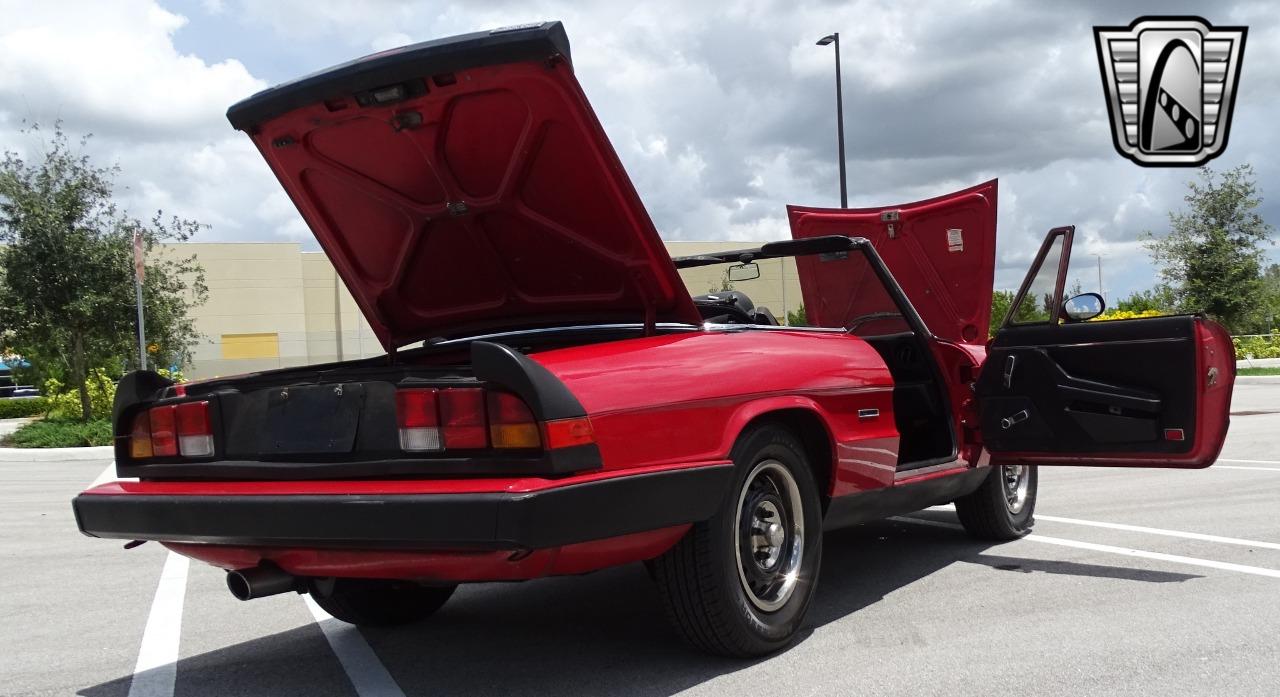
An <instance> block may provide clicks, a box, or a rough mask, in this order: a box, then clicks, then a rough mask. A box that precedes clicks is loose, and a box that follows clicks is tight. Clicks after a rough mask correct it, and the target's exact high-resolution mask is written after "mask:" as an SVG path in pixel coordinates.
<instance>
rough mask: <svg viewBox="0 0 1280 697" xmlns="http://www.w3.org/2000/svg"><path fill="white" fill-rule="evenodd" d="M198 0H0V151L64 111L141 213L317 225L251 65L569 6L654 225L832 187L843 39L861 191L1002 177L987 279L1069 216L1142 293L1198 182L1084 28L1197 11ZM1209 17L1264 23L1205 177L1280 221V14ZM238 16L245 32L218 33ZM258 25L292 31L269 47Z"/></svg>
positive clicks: (693, 234) (247, 235) (755, 208)
mask: <svg viewBox="0 0 1280 697" xmlns="http://www.w3.org/2000/svg"><path fill="white" fill-rule="evenodd" d="M157 1H158V0H157ZM201 1H202V3H203V9H204V12H205V14H202V13H201V12H200V11H199V10H197V11H195V12H194V13H193V16H192V17H191V18H190V21H189V22H188V20H187V19H186V18H183V17H181V16H178V15H176V14H174V13H172V12H168V11H166V10H164V9H162V8H160V7H159V6H158V5H157V4H155V2H148V1H145V0H128V1H127V2H122V3H113V4H111V5H110V6H108V5H107V4H105V3H84V4H82V5H78V6H76V7H74V8H68V7H66V5H65V4H63V3H59V4H58V5H57V6H56V8H44V7H41V6H38V5H36V6H27V5H24V6H22V7H21V8H19V7H18V6H17V5H16V3H9V2H5V0H0V16H4V17H5V20H6V21H5V24H4V25H2V26H0V145H7V146H8V147H30V143H28V142H27V141H25V140H23V139H21V138H17V137H15V136H14V135H13V132H14V128H15V127H16V125H17V123H18V122H19V121H20V120H21V119H23V118H37V119H39V120H41V121H42V122H48V121H50V120H51V119H53V118H57V117H62V118H63V119H64V120H65V121H66V123H67V124H68V127H69V128H72V129H73V130H76V131H93V132H94V133H96V134H97V135H98V137H97V138H95V140H94V144H93V146H92V147H93V148H95V150H94V152H95V153H100V154H102V156H103V157H104V158H106V159H107V160H109V161H119V162H120V164H121V166H122V167H123V170H124V175H123V179H122V181H127V182H128V183H130V185H131V186H130V189H129V190H128V192H127V193H126V201H127V202H128V203H129V205H130V206H131V207H135V208H138V209H139V210H146V209H148V208H150V207H155V206H158V205H163V206H165V207H166V208H167V209H168V208H172V209H174V210H173V212H177V213H181V214H185V215H189V216H192V217H197V218H199V219H201V220H204V221H206V222H210V223H212V224H213V225H214V230H213V231H211V232H210V233H209V235H208V237H209V238H215V239H272V238H275V237H280V236H284V237H286V238H290V239H293V238H299V239H306V238H307V237H309V233H307V231H306V229H305V226H303V225H302V223H301V221H300V219H299V217H298V216H297V214H296V211H294V210H293V207H292V204H291V203H290V202H289V200H288V198H287V197H285V196H284V195H283V193H282V192H281V191H280V188H279V185H278V184H277V183H276V182H275V181H274V178H273V177H272V176H271V174H270V172H269V171H268V170H267V168H266V167H265V165H264V164H263V163H262V161H261V158H260V157H259V156H258V154H257V153H256V151H255V150H254V149H253V147H252V145H251V144H250V143H249V141H248V139H247V138H245V137H244V136H243V135H242V134H237V133H233V132H231V131H230V129H229V127H228V126H227V125H226V122H225V120H224V119H223V116H222V115H223V113H224V112H225V110H226V107H227V106H228V105H230V104H231V103H233V102H234V101H236V100H238V99H240V98H242V97H244V96H246V95H247V94H249V93H251V92H253V91H255V90H257V89H259V88H261V87H262V86H263V83H262V81H261V80H259V79H257V78H256V77H254V75H253V72H254V71H257V72H258V73H260V74H265V73H270V74H273V75H279V74H280V73H281V72H282V70H283V69H282V68H281V67H280V66H281V65H283V64H288V65H296V66H297V69H296V71H294V70H292V69H291V71H290V72H296V74H297V75H301V74H304V73H307V72H310V71H312V70H316V69H320V68H323V67H324V66H326V65H330V64H334V63H338V62H341V61H344V60H347V59H350V58H354V57H356V56H358V55H361V54H364V53H369V52H371V51H377V50H383V49H386V48H390V47H392V46H395V45H400V44H405V43H412V42H415V41H421V40H426V39H431V38H437V37H442V36H449V35H452V34H457V33H462V32H466V31H474V30H478V29H484V28H491V27H496V26H502V25H510V24H516V23H522V22H527V21H535V20H540V19H561V20H563V21H564V22H565V25H566V28H567V29H568V31H569V35H570V39H571V41H572V45H573V62H574V68H575V71H576V73H577V75H578V78H579V80H580V81H581V82H582V84H583V87H584V90H585V91H586V93H587V95H588V97H589V98H590V99H591V101H592V104H593V105H594V107H595V109H596V111H597V113H598V115H599V117H600V121H601V122H602V123H603V125H604V128H605V130H606V132H607V133H608V134H609V136H610V138H611V139H612V140H613V142H614V145H615V147H616V148H617V150H618V152H619V156H620V157H621V159H622V161H623V163H624V164H625V165H626V167H627V170H628V172H629V173H630V175H631V177H632V179H633V181H634V182H635V184H636V187H637V189H638V190H639V191H640V194H641V196H642V198H643V199H644V201H645V203H646V205H647V206H648V208H649V210H650V212H651V214H652V216H653V218H654V220H655V223H656V224H657V226H658V228H659V229H660V230H661V231H662V233H663V235H664V236H666V237H669V238H683V239H737V240H750V239H767V238H778V237H785V236H786V235H787V231H786V221H785V210H784V206H785V204H787V203H798V204H802V205H833V204H834V203H835V202H836V200H837V192H838V190H839V187H838V182H837V180H836V176H837V175H836V171H837V168H836V162H835V119H834V94H833V92H834V90H833V84H832V83H833V56H832V47H818V46H815V45H814V42H815V41H816V40H817V39H818V38H819V37H820V36H822V35H823V34H826V33H829V32H832V31H839V32H840V36H841V43H842V49H843V54H842V56H843V70H844V92H845V100H846V101H845V123H846V136H847V141H848V169H849V191H850V203H851V205H883V204H890V203H901V202H906V201H910V200H914V199H918V198H926V197H931V196H936V195H938V194H941V193H945V192H947V191H951V190H955V189H959V188H963V187H966V186H969V185H972V184H975V183H977V182H980V181H983V180H985V179H989V178H992V177H996V176H998V177H999V178H1000V179H1001V189H1000V208H1001V210H1000V244H999V247H998V251H999V255H998V276H997V285H1000V286H1001V287H1009V286H1011V285H1015V284H1016V283H1017V281H1018V280H1020V278H1021V276H1022V273H1023V271H1024V270H1025V267H1026V263H1027V261H1028V260H1029V258H1030V256H1031V255H1032V254H1033V253H1034V252H1035V250H1036V249H1037V248H1038V246H1039V243H1040V240H1041V238H1042V237H1043V235H1044V233H1045V231H1046V230H1048V229H1049V228H1050V227H1053V226H1055V225H1062V224H1072V223H1074V224H1076V225H1077V226H1078V229H1079V231H1080V239H1081V245H1082V246H1081V247H1080V250H1081V252H1080V253H1081V254H1102V255H1103V256H1104V267H1105V270H1106V275H1107V276H1108V279H1111V278H1114V279H1115V283H1116V284H1117V285H1118V286H1121V287H1122V288H1123V289H1125V290H1128V289H1130V288H1139V287H1145V286H1148V285H1150V284H1151V282H1152V281H1153V278H1152V270H1151V267H1150V264H1149V262H1148V261H1147V260H1146V257H1145V255H1144V254H1143V253H1142V251H1141V248H1140V245H1138V243H1137V242H1136V240H1137V238H1138V235H1139V234H1140V233H1141V232H1142V231H1144V230H1152V231H1154V232H1157V233H1159V232H1160V231H1161V230H1162V229H1163V226H1164V224H1165V220H1166V213H1167V212H1168V211H1169V210H1170V209H1172V208H1177V207H1179V206H1180V205H1181V196H1182V182H1183V181H1185V180H1186V179H1187V178H1189V176H1190V174H1191V173H1190V172H1188V171H1185V170H1158V169H1146V168H1140V167H1137V166H1135V165H1133V164H1131V163H1129V162H1127V161H1125V160H1123V159H1121V158H1120V157H1119V156H1118V155H1117V154H1116V153H1115V152H1114V150H1113V148H1112V146H1111V141H1110V133H1109V128H1110V126H1109V124H1108V122H1107V117H1106V113H1105V110H1104V103H1103V98H1102V90H1101V85H1100V81H1099V79H1098V73H1097V61H1096V57H1095V53H1094V47H1093V37H1092V32H1091V30H1090V27H1091V26H1092V25H1093V24H1124V23H1127V22H1129V21H1130V20H1131V19H1133V18H1134V17H1136V16H1138V15H1141V14H1152V13H1182V14H1199V13H1204V12H1207V11H1206V10H1204V9H1203V8H1201V9H1199V10H1196V9H1195V8H1192V7H1177V6H1168V5H1167V3H1155V2H1151V3H1145V4H1144V3H1137V4H1136V6H1125V7H1122V8H1116V7H1114V6H1113V5H1111V4H1103V3H1098V4H1095V5H1079V6H1076V5H1067V4H1041V5H1032V4H1024V3H1017V2H1012V1H1011V0H984V1H983V2H975V3H962V4H955V3H953V4H951V5H946V6H936V5H930V6H927V7H922V6H920V5H918V4H916V3H912V2H905V1H904V2H892V3H891V2H872V1H870V0H855V1H853V2H844V3H834V4H833V3H823V2H811V1H808V0H796V1H795V2H789V3H785V4H778V3H772V2H767V1H764V0H738V1H734V2H726V3H714V4H706V5H699V4H697V3H688V2H682V1H677V0H654V1H653V2H646V3H615V2H573V3H568V2H559V1H555V0H532V1H530V0H521V1H520V2H518V3H517V2H514V0H487V1H486V2H484V3H476V2H457V1H454V2H450V1H448V0H444V1H441V2H430V3H424V2H408V1H406V2H397V1H394V0H379V1H378V2H376V3H352V2H349V1H348V0H276V1H274V2H247V1H245V0H201ZM224 4H225V7H223V5H224ZM1176 4H1177V3H1176V2H1175V5H1176ZM196 7H200V5H196ZM215 13H216V14H218V15H219V17H218V19H217V21H216V22H211V23H209V24H208V25H207V26H209V27H215V26H216V27H217V28H209V29H206V24H203V23H202V22H205V21H206V20H208V17H207V16H206V15H207V14H215ZM1210 14H1212V16H1209V17H1208V19H1209V20H1210V21H1212V22H1218V23H1223V24H1227V23H1245V24H1248V25H1249V26H1250V37H1249V45H1248V50H1247V52H1246V57H1245V65H1244V67H1243V72H1242V78H1241V89H1240V97H1239V106H1238V107H1237V114H1236V118H1235V124H1234V125H1233V127H1232V134H1231V144H1230V148H1229V150H1228V153H1227V156H1225V157H1223V158H1221V159H1220V160H1219V161H1218V162H1217V163H1215V165H1216V166H1220V167H1229V166H1232V165H1235V164H1237V163H1240V162H1252V163H1253V164H1254V165H1255V167H1257V169H1258V175H1259V183H1260V184H1261V185H1262V187H1263V193H1264V195H1269V196H1270V199H1269V202H1268V207H1267V209H1266V212H1267V213H1268V215H1270V217H1271V219H1272V220H1273V221H1277V220H1280V185H1277V184H1276V183H1275V182H1276V181H1277V175H1278V174H1280V133H1277V131H1276V130H1275V129H1274V127H1273V126H1272V122H1273V120H1274V114H1275V112H1276V111H1277V110H1278V109H1280V48H1277V47H1280V17H1277V15H1276V13H1275V12H1274V10H1273V8H1270V7H1269V6H1266V5H1263V4H1256V3H1247V2H1242V3H1236V4H1234V5H1231V6H1224V7H1222V8H1219V9H1218V10H1214V11H1213V12H1212V13H1210ZM232 21H234V22H239V23H241V24H242V25H243V26H244V28H245V29H246V30H252V32H250V31H246V32H244V33H245V35H248V34H252V36H253V38H245V36H241V35H239V34H237V33H235V32H234V31H229V30H228V29H226V26H227V24H228V22H232ZM206 31H208V32H219V33H217V35H205V34H203V33H202V32H206ZM264 34H266V35H268V36H270V37H272V38H277V39H278V40H279V43H278V45H276V46H265V47H264V46H263V45H262V40H261V37H262V36H263V35H264ZM182 35H185V36H188V37H191V36H199V37H200V38H201V39H202V41H201V42H196V43H197V44H198V45H201V46H206V47H207V46H217V47H218V48H217V50H218V51H219V53H218V55H217V57H216V58H210V57H209V56H203V57H202V56H200V55H196V54H193V53H190V52H184V51H181V50H179V49H178V48H176V47H175V43H174V42H175V36H179V37H180V36H182ZM181 43H182V42H179V44H181ZM228 56H230V57H228ZM237 58H238V59H237ZM287 74H288V73H286V75H287ZM1085 261H1086V262H1088V261H1090V260H1089V259H1088V258H1086V259H1085ZM1082 263H1083V262H1082ZM1094 263H1096V262H1094ZM1111 285H1112V281H1111V280H1108V286H1109V287H1110V286H1111Z"/></svg>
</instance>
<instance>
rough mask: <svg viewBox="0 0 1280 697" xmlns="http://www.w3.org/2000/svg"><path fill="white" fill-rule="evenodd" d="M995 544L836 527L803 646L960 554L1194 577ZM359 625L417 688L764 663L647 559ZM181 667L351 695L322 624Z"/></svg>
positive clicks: (264, 690) (661, 690)
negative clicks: (693, 614) (696, 611)
mask: <svg viewBox="0 0 1280 697" xmlns="http://www.w3.org/2000/svg"><path fill="white" fill-rule="evenodd" d="M931 517H932V516H931ZM951 520H954V514H951ZM992 546H993V545H992V544H991V543H985V542H978V541H974V540H972V539H970V538H969V537H967V536H966V535H965V534H964V533H963V532H960V531H956V530H949V529H946V528H938V527H932V526H929V527H926V526H922V525H916V524H912V523H909V522H902V521H896V520H888V521H880V522H876V523H868V524H865V525H860V526H857V527H854V528H849V529H846V530H840V531H835V532H830V533H827V534H826V536H825V537H824V547H825V549H824V555H823V556H824V560H823V569H822V579H821V581H820V583H819V586H818V589H817V593H816V595H815V597H814V601H813V606H812V607H811V608H810V612H809V620H808V623H807V625H808V626H807V627H806V629H805V630H804V632H803V634H802V636H801V637H800V638H799V641H798V642H797V645H800V646H802V645H803V644H804V642H805V641H806V640H807V639H808V638H809V635H811V634H812V632H813V630H814V629H816V628H818V627H821V626H823V625H826V624H828V623H830V622H834V621H837V620H840V619H842V618H845V617H848V616H850V615H852V614H853V613H856V612H858V611H859V610H861V609H863V608H866V607H868V606H870V605H873V604H875V603H878V602H880V601H882V600H883V599H884V598H885V597H886V596H887V595H888V594H890V593H892V592H894V591H896V590H899V589H902V588H904V587H907V586H910V585H911V584H913V583H915V582H917V581H920V580H921V579H924V578H926V577H928V576H929V575H931V574H933V573H935V572H937V571H939V570H940V569H943V568H945V567H948V566H951V565H952V564H955V563H957V562H966V563H972V564H980V565H985V566H989V567H991V568H992V569H993V570H1006V569H1007V570H1016V571H1023V572H1036V571H1039V572H1046V573H1056V574H1073V575H1082V576H1095V577H1103V578H1112V579H1125V580H1133V581H1150V582H1170V581H1183V580H1187V579H1190V578H1196V577H1195V576H1191V575H1187V574H1171V573H1164V572H1154V571H1138V570H1134V569H1124V568H1117V567H1104V566H1096V565H1091V564H1079V563H1070V562H1053V561H1043V560H1035V559H1026V558H1010V557H991V556H986V555H982V554H981V553H982V552H983V551H984V550H987V549H989V548H990V547H992ZM299 602H301V601H299ZM331 621H332V620H331ZM906 624H907V625H910V623H906ZM351 631H355V630H354V629H352V630H351ZM360 631H361V634H362V635H363V637H364V638H365V640H366V641H368V643H369V645H370V646H372V648H373V649H374V651H375V652H376V653H377V655H378V658H379V659H381V661H382V663H383V664H384V665H385V666H386V668H387V670H388V671H389V672H390V674H391V676H392V677H393V678H394V679H395V681H396V682H397V683H398V684H399V685H400V687H401V688H402V689H403V691H404V692H405V694H407V695H417V694H427V693H431V694H483V693H496V694H502V695H504V697H509V696H512V695H524V694H528V695H545V694H560V693H569V692H572V693H576V694H624V693H625V694H633V695H634V694H641V695H655V696H658V695H671V694H674V693H676V692H679V691H681V690H684V689H687V688H689V687H692V686H694V685H698V684H700V683H703V682H706V681H708V680H711V679H713V678H715V677H717V676H720V675H724V674H728V673H733V672H736V671H739V670H743V669H745V668H747V667H749V666H751V665H753V664H754V663H756V662H758V661H741V660H729V659H723V658H718V657H714V656H707V655H704V654H701V653H698V652H696V651H694V650H692V649H690V648H688V647H686V646H685V645H684V644H683V643H682V642H681V641H680V639H679V637H678V636H677V635H676V633H675V631H674V630H673V629H672V628H671V627H670V626H669V625H668V624H667V622H666V619H665V617H664V616H663V613H662V608H661V604H660V602H659V598H658V595H657V591H656V590H655V589H654V587H653V585H652V583H650V581H649V579H648V577H647V575H646V573H645V571H644V568H643V567H642V566H640V565H638V564H637V565H632V566H628V567H622V568H617V569H609V570H605V571H601V572H597V573H595V574H589V575H586V576H577V577H568V578H554V579H543V580H538V581H530V582H526V583H514V584H482V585H476V586H464V587H462V588H461V589H459V591H458V593H457V594H456V595H455V596H454V598H453V599H452V600H450V602H449V604H447V605H446V606H445V607H444V608H443V609H442V610H441V611H440V612H439V613H438V614H437V615H435V616H434V617H432V618H431V619H430V620H428V621H426V622H423V623H421V624H418V625H414V626H410V627H403V628H397V629H365V630H360ZM904 631H905V630H904ZM877 640H881V641H883V640H889V641H895V642H897V641H906V642H910V641H911V640H912V639H911V637H909V636H903V637H889V638H884V637H881V638H878V639H877ZM793 649H794V646H793ZM785 653H786V652H784V654H785ZM760 660H771V659H770V658H766V659H760ZM177 675H178V677H177V685H176V690H175V694H176V695H181V696H183V697H190V696H192V695H210V696H213V695H219V696H222V695H228V694H271V695H299V696H301V695H327V694H350V693H351V686H350V684H349V683H348V682H347V681H346V679H345V677H344V676H343V673H342V668H341V666H340V665H339V664H338V662H337V661H336V660H335V659H334V656H333V654H332V653H331V652H330V650H329V648H328V646H327V644H326V643H325V639H324V637H323V634H322V633H321V631H320V629H319V627H318V626H317V625H314V624H311V625H306V626H303V627H299V628H297V629H293V630H289V631H286V632H281V633H278V634H273V635H271V636H267V637H263V638H261V639H255V640H253V641H248V642H243V643H240V644H236V645H232V646H228V647H226V648H222V649H218V650H216V651H211V652H207V653H204V654H201V655H197V656H192V657H189V658H184V659H182V660H181V661H180V662H179V663H178V670H177ZM129 683H130V678H129V677H128V676H125V677H123V678H121V679H118V680H113V681H110V682H107V683H102V684H99V685H95V686H93V687H89V688H85V689H83V690H81V691H80V692H79V694H81V695H85V696H86V697H123V696H124V695H126V694H127V693H128V691H129Z"/></svg>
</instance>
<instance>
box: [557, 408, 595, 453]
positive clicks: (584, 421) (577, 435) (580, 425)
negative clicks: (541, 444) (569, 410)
mask: <svg viewBox="0 0 1280 697" xmlns="http://www.w3.org/2000/svg"><path fill="white" fill-rule="evenodd" d="M595 441H596V434H595V430H594V429H593V428H592V427H591V420H590V419H588V418H587V417H585V416H583V417H581V418H577V419H558V420H556V421H548V422H547V447H548V448H550V449H552V450H555V449H556V448H568V447H572V446H575V445H587V444H588V443H594V442H595Z"/></svg>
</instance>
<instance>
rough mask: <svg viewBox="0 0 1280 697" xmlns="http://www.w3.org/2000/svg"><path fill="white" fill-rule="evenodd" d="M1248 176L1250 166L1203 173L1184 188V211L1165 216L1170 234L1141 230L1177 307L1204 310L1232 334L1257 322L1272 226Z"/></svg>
mask: <svg viewBox="0 0 1280 697" xmlns="http://www.w3.org/2000/svg"><path fill="white" fill-rule="evenodd" d="M1253 177H1254V173H1253V168H1252V167H1251V166H1249V165H1240V166H1238V167H1236V168H1234V169H1230V170H1227V171H1225V172H1215V171H1214V170H1212V169H1210V168H1208V167H1205V168H1203V169H1201V170H1200V179H1199V181H1190V182H1188V183H1187V189H1188V193H1187V195H1186V196H1185V197H1184V199H1183V200H1185V201H1186V202H1187V210H1185V211H1183V212H1171V213H1170V214H1169V226H1170V231H1169V234H1168V235H1167V236H1165V237H1160V238H1157V237H1155V236H1153V235H1152V234H1151V233H1150V232H1147V233H1146V242H1145V244H1146V246H1147V249H1149V250H1150V251H1151V254H1152V257H1153V258H1154V260H1155V262H1156V264H1157V265H1158V266H1160V275H1161V277H1162V279H1163V281H1164V287H1165V288H1166V289H1167V292H1168V293H1169V294H1170V296H1171V297H1172V299H1173V302H1174V304H1175V305H1176V307H1177V309H1178V310H1180V311H1183V312H1205V313H1206V314H1208V315H1209V316H1211V317H1213V318H1214V319H1217V320H1219V321H1221V322H1222V323H1223V324H1225V325H1226V326H1227V328H1228V329H1230V330H1231V331H1232V332H1233V333H1244V332H1247V331H1248V330H1249V329H1251V328H1252V327H1254V326H1256V325H1257V324H1258V323H1259V322H1260V319H1261V318H1259V317H1258V316H1257V308H1258V306H1259V300H1260V299H1261V296H1262V293H1263V290H1264V284H1263V280H1262V261H1263V251H1262V248H1261V245H1262V243H1263V242H1264V241H1269V238H1270V234H1271V226H1270V225H1268V224H1267V223H1266V222H1265V221H1263V219H1262V216H1261V215H1259V213H1258V207H1259V206H1260V205H1261V203H1262V198H1261V196H1260V195H1259V192H1258V187H1257V185H1256V184H1255V183H1254V181H1253Z"/></svg>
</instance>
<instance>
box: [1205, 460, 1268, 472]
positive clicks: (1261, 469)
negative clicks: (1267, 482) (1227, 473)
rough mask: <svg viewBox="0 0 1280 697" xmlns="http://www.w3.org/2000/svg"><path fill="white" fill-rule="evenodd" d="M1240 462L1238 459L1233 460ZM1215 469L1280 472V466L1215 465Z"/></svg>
mask: <svg viewBox="0 0 1280 697" xmlns="http://www.w3.org/2000/svg"><path fill="white" fill-rule="evenodd" d="M1232 462H1238V460H1232ZM1211 469H1215V470H1253V471H1254V472H1280V467H1237V466H1235V465H1214V466H1213V467H1212V468H1211Z"/></svg>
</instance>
